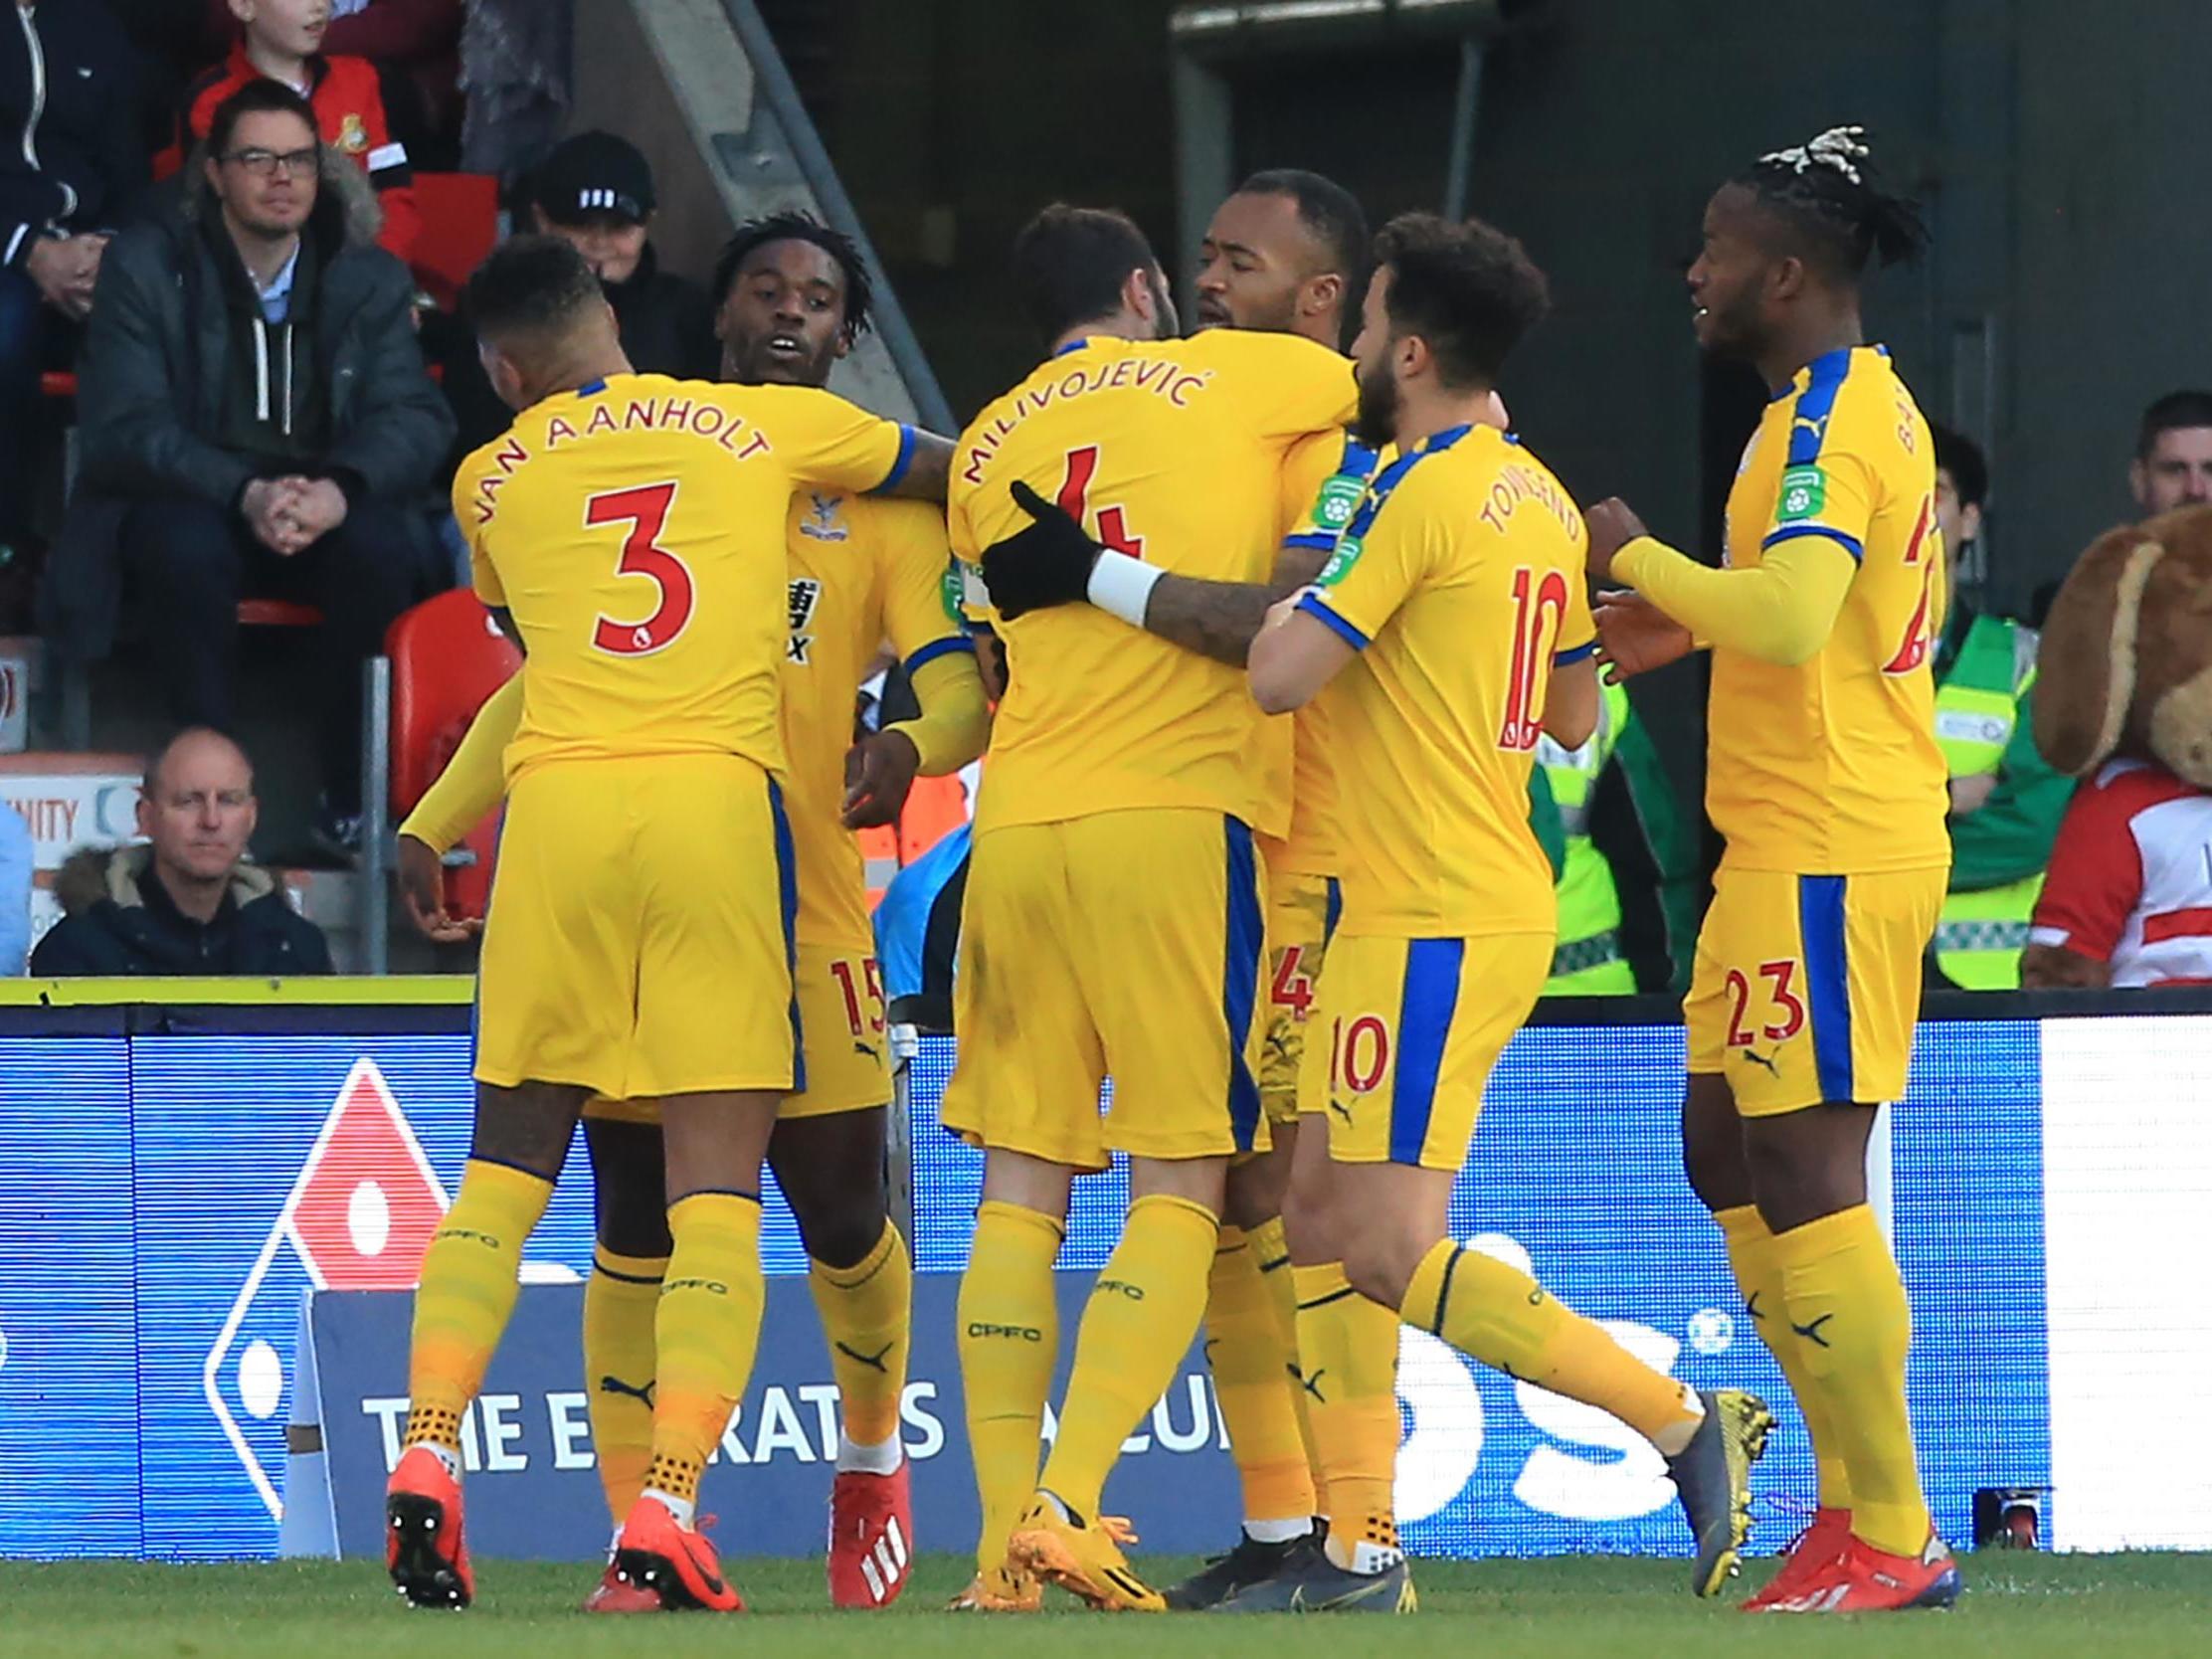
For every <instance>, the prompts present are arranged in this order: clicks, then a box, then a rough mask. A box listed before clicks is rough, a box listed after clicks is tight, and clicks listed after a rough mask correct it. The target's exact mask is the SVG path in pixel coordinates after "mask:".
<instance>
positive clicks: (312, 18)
mask: <svg viewBox="0 0 2212 1659" xmlns="http://www.w3.org/2000/svg"><path fill="white" fill-rule="evenodd" d="M230 9H231V14H232V15H233V16H234V17H236V18H237V19H238V20H239V23H240V25H241V30H240V34H239V37H238V40H237V41H236V42H235V43H234V44H233V46H232V47H231V53H230V56H229V57H228V58H227V59H225V60H224V61H223V62H222V63H221V64H219V65H217V66H216V67H215V68H214V69H211V70H209V71H208V72H207V73H206V74H204V75H202V76H201V77H200V78H199V79H198V80H196V81H194V82H193V83H192V85H191V86H190V87H188V88H186V89H185V94H184V119H183V123H182V124H183V131H182V133H181V134H180V135H179V137H178V140H177V147H176V148H175V149H172V150H171V151H170V152H169V155H168V156H167V157H165V158H164V162H163V164H162V166H161V167H160V168H159V170H160V171H162V172H164V173H167V172H170V171H173V170H174V169H175V167H176V166H177V165H178V163H179V162H181V160H182V150H183V146H185V145H188V144H189V143H191V141H192V140H193V139H195V138H205V137H206V136H207V133H208V126H209V123H210V122H211V121H213V120H214V118H215V112H216V110H218V109H220V108H221V107H222V106H223V104H224V102H225V101H226V100H227V99H229V97H230V96H231V94H232V93H234V92H237V91H238V90H239V89H240V88H241V87H245V86H248V85H250V84H251V83H253V82H255V81H257V80H262V79H267V80H270V81H275V82H277V83H279V84H280V85H282V86H285V87H288V88H290V89H291V90H292V91H293V92H297V93H298V94H299V95H300V96H301V97H303V98H305V99H306V100H307V102H308V103H309V104H310V105H311V106H312V108H313V110H314V116H315V126H316V130H317V131H318V132H319V133H320V134H321V136H322V141H323V142H324V143H325V144H328V145H329V146H330V147H331V148H332V149H334V150H336V151H338V152H339V153H340V154H341V155H344V156H347V157H349V158H350V159H351V160H352V161H353V162H354V164H355V165H356V166H358V167H359V168H360V169H361V170H362V171H363V172H365V173H367V174H368V176H369V182H370V183H372V184H374V185H375V186H376V199H377V204H378V205H379V206H380V207H382V208H383V210H384V225H383V228H382V229H381V230H380V231H378V233H377V238H376V240H377V245H378V246H379V247H381V248H383V249H386V250H387V251H389V252H390V253H393V254H395V255H397V256H398V257H399V258H400V259H402V260H412V259H413V257H414V252H415V243H416V239H417V238H418V237H419V236H420V235H421V234H422V228H423V222H422V215H421V213H420V212H419V211H418V210H417V208H416V206H415V173H414V169H413V167H412V166H411V165H410V163H409V161H408V158H407V146H406V145H405V144H403V143H401V142H400V141H399V140H398V139H397V138H395V137H393V135H392V126H391V122H390V120H389V119H388V118H387V117H386V114H385V97H384V75H383V72H382V71H381V70H379V69H378V67H377V66H376V65H374V64H372V63H370V62H369V61H368V60H367V59H366V58H347V57H337V56H331V55H327V54H325V53H323V52H322V51H321V50H320V47H321V45H322V40H323V32H324V30H325V28H326V27H327V26H328V24H329V21H330V0H230Z"/></svg>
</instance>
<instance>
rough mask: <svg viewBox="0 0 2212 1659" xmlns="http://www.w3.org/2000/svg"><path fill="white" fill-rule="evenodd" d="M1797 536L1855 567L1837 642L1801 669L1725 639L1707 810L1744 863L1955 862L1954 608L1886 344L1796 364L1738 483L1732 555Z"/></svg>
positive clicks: (1923, 462) (1932, 483) (1928, 487)
mask: <svg viewBox="0 0 2212 1659" xmlns="http://www.w3.org/2000/svg"><path fill="white" fill-rule="evenodd" d="M1800 536H1820V537H1824V538H1826V539H1827V540H1829V541H1831V542H1834V543H1835V544H1836V545H1838V546H1840V547H1842V548H1843V549H1844V551H1846V552H1847V553H1849V554H1850V555H1851V557H1852V558H1853V559H1855V560H1857V561H1858V565H1859V570H1858V574H1857V575H1856V576H1855V577H1854V578H1853V579H1852V583H1851V588H1850V592H1849V593H1848V594H1847V595H1846V597H1845V599H1844V602H1843V609H1842V612H1841V613H1840V614H1839V615H1838V616H1837V618H1836V624H1835V630H1834V632H1833V633H1832V634H1831V635H1830V636H1829V638H1828V643H1827V644H1826V645H1824V646H1823V647H1822V648H1821V649H1820V650H1819V651H1818V652H1816V653H1815V654H1814V655H1813V657H1812V658H1811V660H1809V661H1807V662H1804V663H1802V664H1800V665H1798V666H1796V667H1786V666H1783V665H1781V664H1778V663H1773V662H1762V661H1759V660H1758V659H1757V658H1755V657H1752V656H1749V655H1747V654H1745V653H1744V652H1742V651H1733V650H1723V649H1719V648H1716V649H1715V650H1714V652H1713V689H1712V696H1711V700H1710V703H1709V705H1708V713H1707V724H1708V728H1709V740H1708V746H1707V753H1706V810H1707V811H1708V813H1709V814H1710V815H1711V816H1712V819H1713V824H1714V827H1715V828H1716V829H1718V830H1720V831H1721V833H1722V834H1723V835H1724V836H1726V837H1727V839H1728V859H1729V862H1731V863H1733V864H1736V865H1738V866H1740V867H1742V868H1745V869H1758V870H1781V871H1796V872H1798V873H1812V874H1822V875H1849V874H1857V873H1863V872H1872V871H1876V870H1901V869H1924V868H1927V867H1929V866H1931V865H1936V864H1942V863H1947V862H1948V861H1949V858H1950V841H1949V836H1948V834H1947V832H1946V831H1945V830H1944V827H1943V818H1944V815H1945V813H1946V812H1947V811H1948V807H1949V798H1948V795H1947V793H1946V790H1945V787H1944V775H1945V767H1944V765H1943V757H1942V752H1941V751H1940V750H1939V749H1937V748H1936V738H1935V735H1934V734H1935V730H1936V681H1935V675H1934V671H1933V670H1932V668H1931V667H1930V657H1931V655H1932V654H1933V651H1932V641H1933V639H1934V636H1935V631H1936V626H1937V621H1938V619H1937V617H1936V611H1937V610H1938V609H1939V607H1940V604H1941V586H1940V584H1941V581H1942V569H1943V549H1942V538H1941V535H1940V533H1939V532H1938V531H1937V529H1936V456H1935V448H1934V446H1933V444H1932V443H1931V441H1930V438H1929V433H1928V423H1927V421H1926V420H1925V419H1923V417H1922V415H1921V412H1920V408H1919V406H1918V405H1917V404H1916V403H1914V401H1913V394H1912V393H1911V392H1909V391H1907V390H1906V388H1905V383H1904V382H1903V381H1902V380H1900V379H1899V378H1898V376H1897V372H1896V370H1895V369H1893V368H1892V367H1891V364H1890V358H1889V353H1888V352H1886V351H1884V350H1883V349H1882V348H1881V347H1879V346H1860V347H1858V348H1856V349H1853V350H1844V351H1834V352H1830V353H1829V354H1828V355H1826V356H1824V357H1819V358H1816V359H1814V361H1813V362H1812V363H1810V364H1808V365H1807V366H1806V367H1805V368H1802V369H1800V370H1798V372H1797V375H1796V378H1795V380H1794V381H1793V382H1792V383H1791V384H1790V386H1789V387H1788V388H1787V389H1786V390H1785V391H1783V392H1781V393H1780V394H1778V395H1777V396H1776V397H1775V398H1774V399H1773V401H1772V402H1770V403H1769V404H1768V405H1767V406H1766V413H1765V415H1764V417H1763V418H1762V419H1761V420H1760V422H1759V425H1758V430H1757V431H1756V432H1755V433H1753V434H1752V436H1751V444H1750V446H1749V447H1748V448H1747V449H1746V450H1745V452H1744V462H1743V465H1742V466H1741V467H1740V468H1739V469H1738V472H1737V476H1736V483H1735V486H1734V487H1733V488H1732V489H1731V490H1730V491H1729V501H1728V521H1727V536H1726V542H1725V545H1726V547H1727V550H1728V551H1727V557H1728V562H1729V564H1730V565H1731V566H1732V567H1735V568H1738V569H1746V568H1750V567H1752V566H1755V565H1757V563H1758V562H1759V558H1760V556H1761V555H1762V554H1763V553H1764V552H1765V551H1766V549H1768V548H1771V547H1775V546H1778V545H1780V544H1781V543H1783V542H1785V541H1789V540H1792V539H1794V538H1797V537H1800Z"/></svg>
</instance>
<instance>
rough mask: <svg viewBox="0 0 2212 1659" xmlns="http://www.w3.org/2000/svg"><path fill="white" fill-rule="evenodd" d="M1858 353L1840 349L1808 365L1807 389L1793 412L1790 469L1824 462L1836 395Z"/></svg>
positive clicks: (1798, 399) (1849, 347) (1791, 419)
mask: <svg viewBox="0 0 2212 1659" xmlns="http://www.w3.org/2000/svg"><path fill="white" fill-rule="evenodd" d="M1856 349H1857V348H1856V347H1854V346H1843V347H1839V348H1838V349H1837V350H1835V351H1831V352H1827V353H1825V354H1824V355H1822V356H1819V357H1815V358H1814V359H1813V360H1812V361H1811V362H1810V363H1808V364H1807V365H1806V369H1807V371H1808V372H1807V374H1806V376H1805V389H1804V390H1803V391H1802V392H1799V393H1798V394H1797V403H1796V406H1795V407H1794V408H1792V409H1791V410H1790V412H1789V464H1790V465H1792V466H1810V465H1811V464H1812V463H1813V462H1814V461H1818V460H1819V459H1820V446H1821V445H1822V444H1824V443H1826V442H1827V440H1828V417H1829V416H1830V415H1832V414H1834V413H1835V408H1836V394H1837V393H1838V392H1840V391H1841V390H1843V382H1844V379H1845V377H1846V376H1848V375H1849V374H1850V373H1851V353H1852V352H1853V351H1854V350H1856Z"/></svg>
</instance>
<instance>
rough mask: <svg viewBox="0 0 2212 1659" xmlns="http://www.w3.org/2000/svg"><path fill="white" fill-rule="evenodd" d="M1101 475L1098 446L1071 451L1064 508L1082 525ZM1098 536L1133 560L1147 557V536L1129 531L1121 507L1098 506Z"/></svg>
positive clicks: (1062, 500)
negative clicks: (1093, 482)
mask: <svg viewBox="0 0 2212 1659" xmlns="http://www.w3.org/2000/svg"><path fill="white" fill-rule="evenodd" d="M1097 475H1098V446H1097V445H1096V444H1086V445H1084V446H1083V448H1081V449H1080V450H1070V451H1068V452H1067V472H1066V474H1065V475H1064V476H1062V478H1061V479H1060V493H1059V496H1058V497H1057V499H1058V502H1059V508H1060V511H1062V512H1064V513H1066V514H1067V516H1068V517H1070V518H1072V519H1074V520H1075V522H1076V523H1078V524H1080V523H1082V522H1083V519H1084V517H1085V516H1086V515H1087V514H1088V513H1089V511H1090V499H1091V479H1092V478H1094V477H1096V476H1097ZM1098 539H1099V540H1100V541H1102V542H1104V543H1105V544H1106V545H1107V546H1108V547H1111V548H1112V549H1113V550H1114V551H1115V552H1116V553H1126V554H1128V555H1129V556H1130V557H1131V558H1132V559H1141V558H1143V557H1144V556H1145V538H1144V537H1143V536H1133V535H1131V534H1130V533H1129V521H1128V519H1127V518H1125V517H1124V516H1123V514H1122V510H1121V508H1119V507H1100V508H1099V509H1098Z"/></svg>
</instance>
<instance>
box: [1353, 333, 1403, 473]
mask: <svg viewBox="0 0 2212 1659" xmlns="http://www.w3.org/2000/svg"><path fill="white" fill-rule="evenodd" d="M1404 401H1405V400H1404V398H1403V397H1402V396H1401V395H1400V393H1399V391H1398V384H1397V372H1396V370H1395V369H1393V368H1392V367H1391V364H1390V359H1389V357H1388V356H1387V354H1385V355H1383V356H1382V357H1378V358H1377V359H1376V360H1375V361H1374V362H1372V363H1363V364H1362V365H1361V366H1360V408H1359V413H1358V414H1356V415H1355V416H1354V417H1353V419H1352V436H1353V437H1355V438H1357V439H1358V440H1359V441H1360V442H1361V443H1363V444H1365V445H1366V446H1367V447H1368V448H1369V449H1371V450H1380V449H1382V448H1383V446H1384V445H1385V444H1394V443H1396V442H1397V417H1398V410H1399V408H1400V406H1401V405H1402V404H1403V403H1404Z"/></svg>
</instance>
